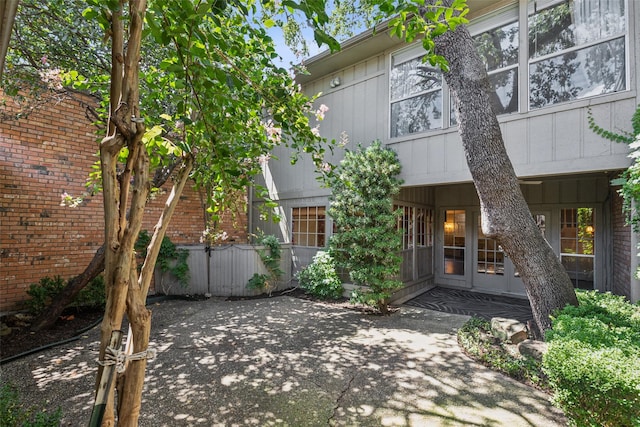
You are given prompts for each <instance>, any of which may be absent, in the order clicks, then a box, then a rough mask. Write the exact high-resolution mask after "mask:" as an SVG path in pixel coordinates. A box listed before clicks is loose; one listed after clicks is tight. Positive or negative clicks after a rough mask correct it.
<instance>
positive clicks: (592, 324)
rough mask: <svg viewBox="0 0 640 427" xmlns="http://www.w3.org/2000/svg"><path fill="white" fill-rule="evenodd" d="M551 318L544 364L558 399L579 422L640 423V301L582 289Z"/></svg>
mask: <svg viewBox="0 0 640 427" xmlns="http://www.w3.org/2000/svg"><path fill="white" fill-rule="evenodd" d="M577 295H578V300H579V301H580V305H579V306H578V307H574V306H567V307H566V308H564V309H563V310H561V311H560V312H559V313H558V314H557V316H555V317H554V318H553V319H552V320H553V329H551V330H549V331H548V332H547V335H546V339H547V341H548V342H549V351H548V353H547V354H546V355H545V356H544V359H543V368H544V371H545V372H546V374H547V375H548V376H549V381H550V384H551V387H552V388H553V390H554V392H555V396H554V401H555V403H556V404H557V405H558V406H560V407H561V408H562V409H563V411H564V412H565V414H566V415H567V416H568V417H569V418H570V419H571V420H572V422H573V423H574V424H575V425H577V426H636V425H640V393H638V390H640V306H638V305H633V304H630V303H629V302H627V301H626V300H625V299H624V297H621V296H617V295H612V294H610V293H598V292H597V291H578V292H577Z"/></svg>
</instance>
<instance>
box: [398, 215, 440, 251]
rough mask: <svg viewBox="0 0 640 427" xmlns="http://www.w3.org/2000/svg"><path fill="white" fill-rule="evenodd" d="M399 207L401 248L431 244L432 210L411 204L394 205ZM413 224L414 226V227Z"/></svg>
mask: <svg viewBox="0 0 640 427" xmlns="http://www.w3.org/2000/svg"><path fill="white" fill-rule="evenodd" d="M394 209H401V210H402V216H401V217H400V218H399V219H398V228H399V229H401V230H402V249H403V250H406V249H411V248H412V247H413V246H414V245H415V246H417V247H427V246H433V211H432V210H431V209H425V208H415V207H412V206H397V205H396V206H394ZM414 225H415V227H414Z"/></svg>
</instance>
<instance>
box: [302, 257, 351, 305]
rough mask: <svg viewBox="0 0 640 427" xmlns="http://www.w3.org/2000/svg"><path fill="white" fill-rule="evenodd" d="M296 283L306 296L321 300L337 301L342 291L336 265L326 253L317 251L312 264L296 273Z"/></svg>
mask: <svg viewBox="0 0 640 427" xmlns="http://www.w3.org/2000/svg"><path fill="white" fill-rule="evenodd" d="M297 279H298V282H300V286H301V287H302V289H304V290H305V291H306V292H307V293H308V294H311V295H313V296H316V297H318V298H322V299H338V298H340V297H342V292H343V291H344V289H343V287H342V281H341V280H340V277H339V276H338V272H337V271H336V264H335V261H334V259H333V257H332V256H331V254H329V253H328V252H325V251H319V252H318V253H317V254H316V255H315V256H314V257H313V262H312V263H311V264H309V265H308V266H307V267H306V268H305V269H303V270H302V271H300V272H298V274H297Z"/></svg>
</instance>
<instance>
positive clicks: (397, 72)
mask: <svg viewBox="0 0 640 427" xmlns="http://www.w3.org/2000/svg"><path fill="white" fill-rule="evenodd" d="M390 79H391V82H390V86H391V88H390V91H391V99H392V100H396V99H403V98H407V97H410V96H412V95H416V94H418V93H420V92H424V91H427V90H434V89H440V88H441V87H442V73H441V72H440V71H438V70H436V69H435V68H433V67H431V66H429V65H428V64H423V63H422V58H415V59H412V60H410V61H406V62H403V63H402V64H398V65H395V66H394V67H393V68H392V69H391V77H390Z"/></svg>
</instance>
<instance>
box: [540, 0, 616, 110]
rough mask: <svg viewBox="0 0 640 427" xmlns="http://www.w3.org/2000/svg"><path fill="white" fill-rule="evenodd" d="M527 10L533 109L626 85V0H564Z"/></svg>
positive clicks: (612, 90)
mask: <svg viewBox="0 0 640 427" xmlns="http://www.w3.org/2000/svg"><path fill="white" fill-rule="evenodd" d="M538 3H540V1H537V2H530V11H529V12H530V13H529V86H530V87H529V104H530V108H531V109H535V108H540V107H544V106H546V105H551V104H556V103H558V102H564V101H570V100H573V99H580V98H585V97H589V96H595V95H600V94H604V93H611V92H617V91H621V90H625V88H626V76H625V32H626V28H625V21H626V18H625V0H564V1H560V2H558V1H555V2H549V1H548V0H547V1H546V3H551V4H552V5H551V6H550V7H547V8H544V9H541V8H536V5H537V4H538Z"/></svg>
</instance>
